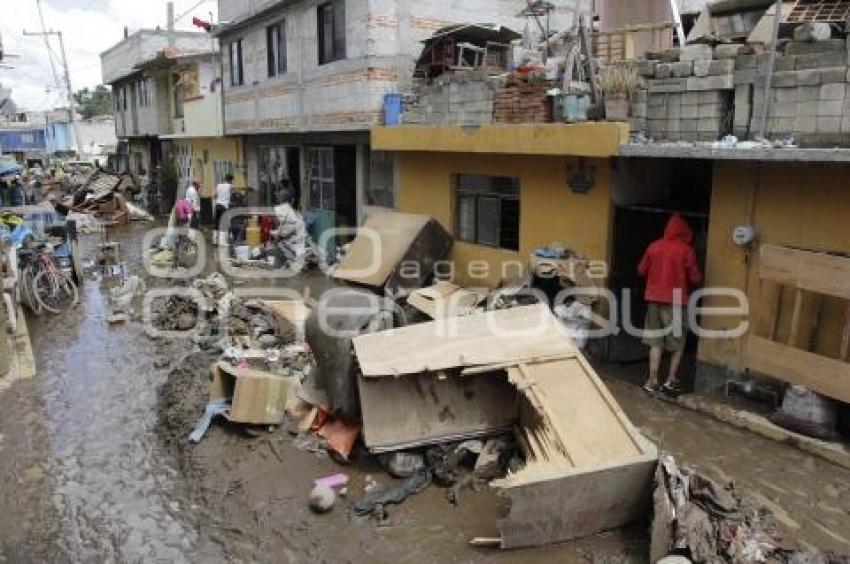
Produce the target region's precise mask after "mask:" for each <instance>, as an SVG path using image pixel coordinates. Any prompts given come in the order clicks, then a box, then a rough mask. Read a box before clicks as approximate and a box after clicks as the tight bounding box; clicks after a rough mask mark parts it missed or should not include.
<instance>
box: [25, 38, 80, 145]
mask: <svg viewBox="0 0 850 564" xmlns="http://www.w3.org/2000/svg"><path fill="white" fill-rule="evenodd" d="M24 35H30V36H32V35H40V36H42V37H45V38H47V37H48V36H50V35H55V36H57V37H58V38H59V53H60V55H62V67H63V68H64V70H65V73H64V74H65V90H66V91H67V98H68V111H69V112H70V119H71V127H72V128H73V130H74V139H76V141H77V152H78V153H79V152H80V151H81V150H82V148H83V140H82V137H81V136H80V124H79V123H78V122H77V104H76V102H75V101H74V89H73V88H72V87H71V72H70V71H69V70H68V58H67V56H66V55H65V41H64V40H63V39H62V32H61V31H53V30H52V29H51V30H50V31H42V32H33V33H31V32H27V31H24Z"/></svg>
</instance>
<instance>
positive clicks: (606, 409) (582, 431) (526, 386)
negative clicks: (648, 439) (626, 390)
mask: <svg viewBox="0 0 850 564" xmlns="http://www.w3.org/2000/svg"><path fill="white" fill-rule="evenodd" d="M508 374H509V376H510V377H511V381H512V382H514V383H515V384H517V385H518V387H519V388H520V390H521V391H522V392H523V393H524V394H525V395H526V397H528V398H529V400H530V401H531V403H532V405H533V406H534V407H535V408H536V409H537V411H538V412H539V414H540V415H541V416H542V417H543V418H544V421H545V423H546V424H547V426H548V428H549V429H551V430H552V433H553V436H554V437H555V438H556V439H557V441H558V443H559V446H560V448H562V449H563V452H564V453H565V454H566V456H567V458H568V459H569V461H571V465H572V466H574V467H587V466H598V465H601V464H608V463H612V462H615V461H618V460H625V459H628V458H632V457H634V456H637V455H640V454H643V451H642V449H641V446H642V445H640V444H639V443H638V442H637V441H636V440H635V439H634V438H633V437H632V435H631V433H630V429H632V428H633V427H632V425H631V423H629V422H628V420H626V421H625V424H624V422H623V421H622V419H621V415H622V414H621V413H620V412H619V410H618V408H614V407H613V406H612V404H611V403H609V401H608V398H607V397H606V394H605V393H603V391H602V389H600V387H599V386H597V383H596V382H595V381H594V376H595V374H593V372H592V369H591V370H587V368H586V367H585V366H583V365H582V363H581V362H580V361H579V360H578V359H577V358H573V359H568V360H560V361H555V362H547V363H542V364H533V365H522V366H519V367H516V368H511V369H509V370H508ZM599 384H600V385H601V382H599ZM602 387H603V388H604V385H602ZM605 391H607V390H605ZM614 406H616V403H614ZM623 417H624V416H623Z"/></svg>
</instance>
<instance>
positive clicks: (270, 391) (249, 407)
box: [210, 361, 294, 425]
mask: <svg viewBox="0 0 850 564" xmlns="http://www.w3.org/2000/svg"><path fill="white" fill-rule="evenodd" d="M293 385H294V380H293V379H290V378H283V377H281V376H277V375H275V374H270V373H268V372H262V371H260V370H252V369H250V368H236V367H234V366H232V365H230V364H228V363H226V362H223V361H220V362H218V363H217V364H215V365H214V366H213V381H212V385H211V387H210V401H211V402H212V401H215V400H218V399H221V398H226V397H231V398H232V407H231V408H230V411H229V412H227V413H226V414H225V417H226V418H227V419H228V420H230V421H233V422H234V423H250V424H254V425H279V424H280V423H281V421H283V415H284V411H285V409H286V399H287V397H288V396H289V392H290V389H292V387H293Z"/></svg>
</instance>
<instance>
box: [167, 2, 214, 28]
mask: <svg viewBox="0 0 850 564" xmlns="http://www.w3.org/2000/svg"><path fill="white" fill-rule="evenodd" d="M207 2H209V0H201V1H200V2H198V3H197V4H195V5H194V6H192V7H191V8H189V9H188V10H186V11H185V12H183V13H182V14H180V15H179V16H177V17H176V18H174V23H177V22H179V21H180V20H182V19H183V18H185V17H186V16H188V15H189V13H190V12H192V10H194V9H195V8H197V7H198V6H200V5H201V4H206V3H207Z"/></svg>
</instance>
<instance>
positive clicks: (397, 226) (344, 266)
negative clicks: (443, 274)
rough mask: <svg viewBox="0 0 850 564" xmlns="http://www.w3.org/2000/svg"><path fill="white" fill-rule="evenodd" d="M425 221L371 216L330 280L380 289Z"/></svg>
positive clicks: (390, 215) (402, 216)
mask: <svg viewBox="0 0 850 564" xmlns="http://www.w3.org/2000/svg"><path fill="white" fill-rule="evenodd" d="M429 221H431V218H430V217H428V216H427V215H416V214H407V213H398V212H376V213H373V214H371V215H370V216H369V217H368V219H367V220H366V223H365V224H364V225H363V227H362V228H361V231H362V232H361V233H358V235H357V237H355V238H354V240H353V241H352V242H351V247H350V248H349V250H348V254H346V255H345V257H344V258H343V259H342V261H341V262H340V263H339V265H338V266H337V267H336V268H335V269H334V270H333V273H332V276H333V277H334V278H337V279H340V280H347V281H349V282H355V283H358V284H363V285H366V286H374V287H379V286H383V285H384V283H385V282H386V281H387V279H388V278H389V276H390V274H391V273H392V272H393V270H394V269H395V268H396V266H397V265H398V263H399V262H401V260H402V259H403V258H404V256H405V254H406V253H407V251H408V249H409V248H410V247H411V246H412V245H413V243H414V241H416V238H417V237H418V236H419V234H420V233H421V232H422V230H423V229H424V228H425V226H426V225H427V224H428V222H429Z"/></svg>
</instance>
